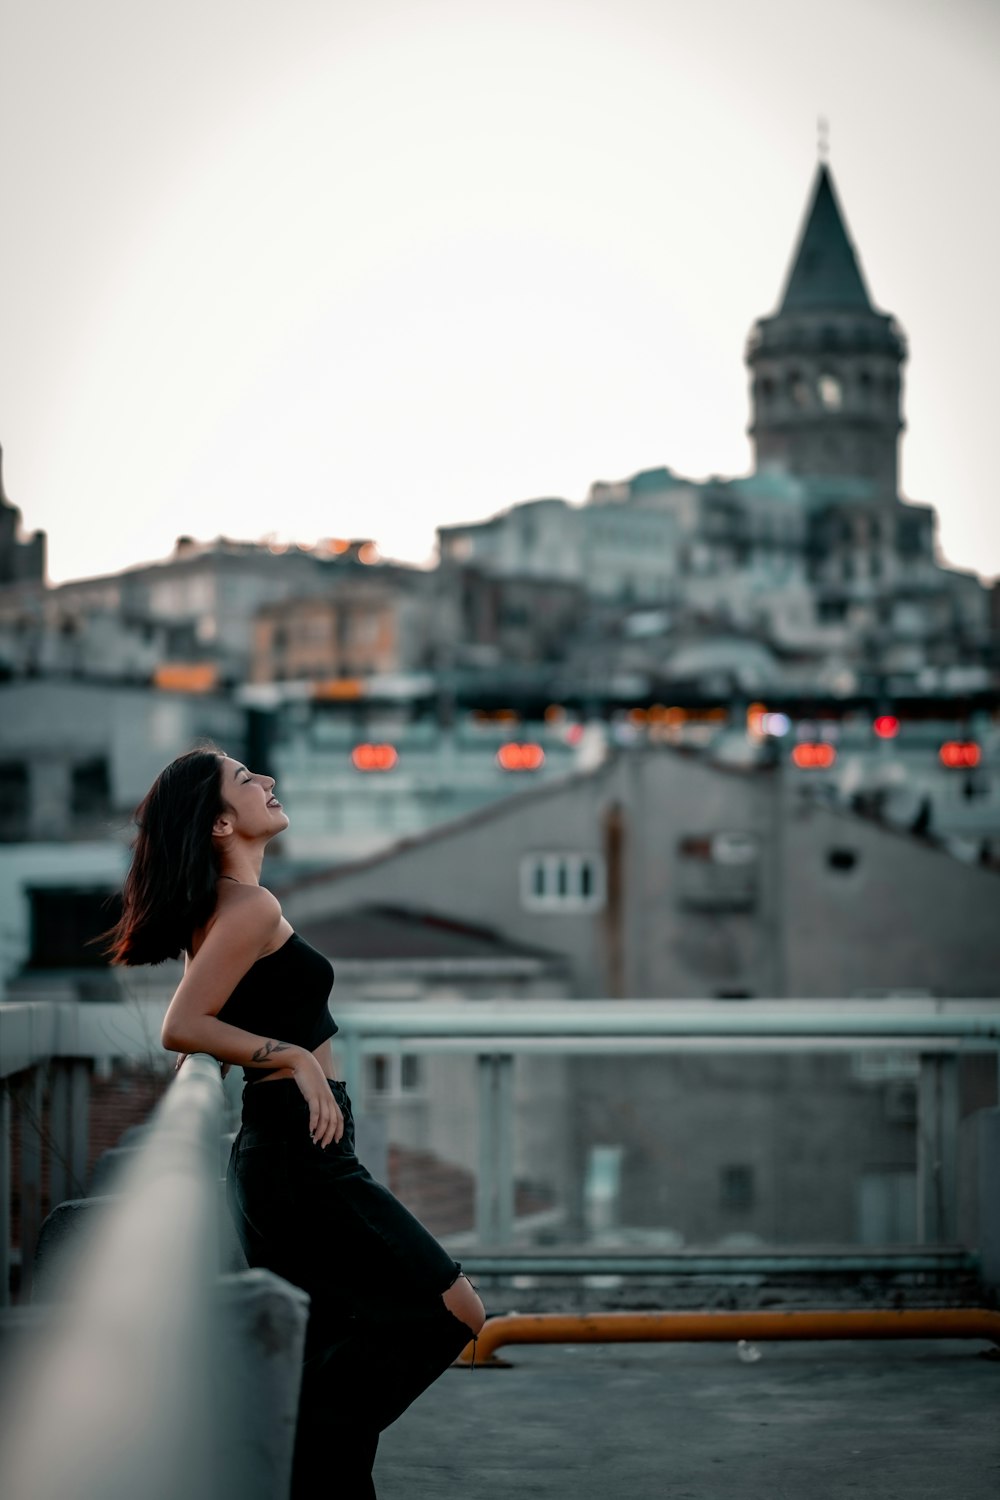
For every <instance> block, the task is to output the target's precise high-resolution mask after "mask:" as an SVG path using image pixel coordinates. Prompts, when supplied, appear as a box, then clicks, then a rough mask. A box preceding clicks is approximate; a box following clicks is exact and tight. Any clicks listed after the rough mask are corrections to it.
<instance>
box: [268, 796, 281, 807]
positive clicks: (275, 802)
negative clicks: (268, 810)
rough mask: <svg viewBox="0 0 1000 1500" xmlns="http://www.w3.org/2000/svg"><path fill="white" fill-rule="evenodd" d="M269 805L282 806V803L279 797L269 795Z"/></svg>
mask: <svg viewBox="0 0 1000 1500" xmlns="http://www.w3.org/2000/svg"><path fill="white" fill-rule="evenodd" d="M267 805H268V807H280V806H281V803H280V802H279V801H278V799H277V797H269V798H268V803H267Z"/></svg>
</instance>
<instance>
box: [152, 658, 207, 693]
mask: <svg viewBox="0 0 1000 1500" xmlns="http://www.w3.org/2000/svg"><path fill="white" fill-rule="evenodd" d="M218 682H219V669H218V667H217V666H216V665H215V663H214V662H210V661H194V662H180V661H175V662H169V661H165V662H161V663H160V665H159V666H158V667H157V668H155V670H154V672H153V686H154V687H158V688H161V689H162V690H163V691H164V692H167V693H210V692H211V691H212V690H213V688H215V687H217V686H218Z"/></svg>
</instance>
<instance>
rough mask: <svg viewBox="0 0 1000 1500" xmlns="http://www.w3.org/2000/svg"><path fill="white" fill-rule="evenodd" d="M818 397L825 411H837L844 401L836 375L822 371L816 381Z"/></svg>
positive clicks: (841, 387)
mask: <svg viewBox="0 0 1000 1500" xmlns="http://www.w3.org/2000/svg"><path fill="white" fill-rule="evenodd" d="M816 389H817V391H818V392H819V399H820V401H821V403H822V404H823V406H825V407H826V409H827V411H839V410H840V408H841V406H842V405H843V402H844V388H843V386H842V385H841V383H840V381H839V380H838V379H837V377H836V375H831V374H829V373H824V374H822V375H821V376H820V377H819V380H818V381H817V382H816Z"/></svg>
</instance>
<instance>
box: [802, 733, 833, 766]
mask: <svg viewBox="0 0 1000 1500" xmlns="http://www.w3.org/2000/svg"><path fill="white" fill-rule="evenodd" d="M836 759H837V752H836V750H835V749H834V748H833V746H832V745H828V744H827V743H826V742H825V741H824V740H803V741H802V743H801V744H800V745H796V746H795V749H794V750H793V751H792V761H793V762H794V764H795V765H797V766H798V768H799V770H800V771H825V770H827V768H828V767H829V766H832V765H833V763H834V761H835V760H836Z"/></svg>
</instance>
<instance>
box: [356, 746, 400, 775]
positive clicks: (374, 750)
mask: <svg viewBox="0 0 1000 1500" xmlns="http://www.w3.org/2000/svg"><path fill="white" fill-rule="evenodd" d="M398 759H399V756H398V755H397V754H396V749H395V746H393V745H368V744H365V745H355V747H354V749H353V750H352V751H351V761H352V763H353V765H354V768H355V770H357V771H391V770H392V768H393V766H394V765H395V764H396V762H397V760H398Z"/></svg>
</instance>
